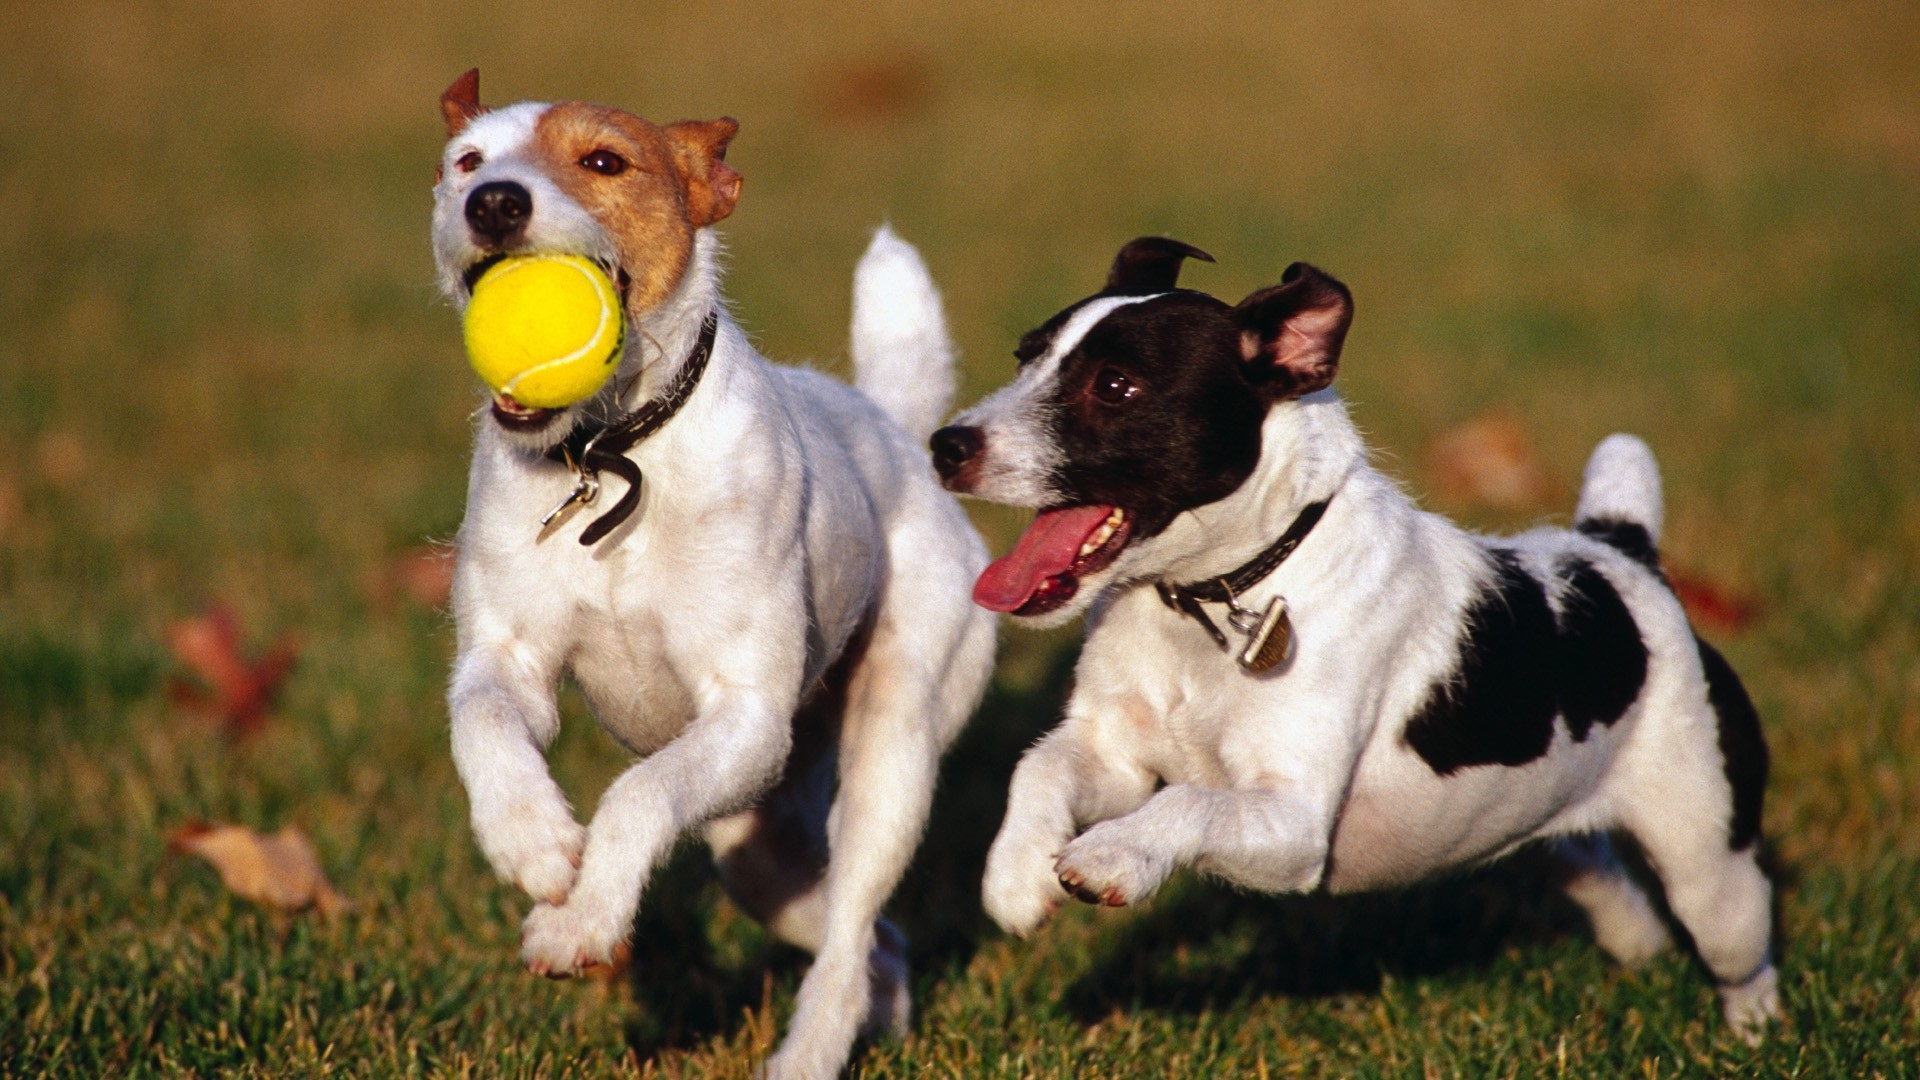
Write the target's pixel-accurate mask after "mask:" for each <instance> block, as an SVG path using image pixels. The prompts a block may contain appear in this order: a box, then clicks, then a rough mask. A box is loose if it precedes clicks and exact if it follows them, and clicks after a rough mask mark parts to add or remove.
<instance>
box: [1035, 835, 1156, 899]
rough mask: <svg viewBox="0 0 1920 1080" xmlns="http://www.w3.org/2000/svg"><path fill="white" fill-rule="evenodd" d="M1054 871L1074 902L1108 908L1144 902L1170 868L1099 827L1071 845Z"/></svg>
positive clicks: (1061, 885)
mask: <svg viewBox="0 0 1920 1080" xmlns="http://www.w3.org/2000/svg"><path fill="white" fill-rule="evenodd" d="M1054 870H1055V872H1056V873H1058V874H1059V875H1060V887H1061V888H1063V889H1065V890H1066V891H1067V892H1068V893H1070V894H1072V895H1073V897H1074V898H1075V899H1077V900H1080V901H1081V902H1083V903H1088V904H1095V905H1101V906H1105V907H1125V906H1126V905H1128V904H1137V903H1139V902H1140V901H1142V900H1145V899H1146V898H1147V897H1148V896H1150V895H1152V894H1153V891H1154V889H1156V888H1158V887H1159V885H1160V882H1161V880H1162V879H1164V878H1165V877H1166V874H1167V868H1165V867H1163V866H1161V865H1160V864H1159V863H1157V862H1155V861H1154V860H1153V859H1150V858H1149V857H1148V856H1147V855H1146V854H1145V853H1144V852H1141V851H1140V850H1138V849H1137V848H1135V847H1134V846H1133V845H1131V844H1128V843H1125V842H1123V841H1122V840H1121V839H1120V838H1119V837H1118V836H1116V835H1114V834H1113V833H1112V831H1111V830H1103V829H1102V828H1101V827H1100V826H1095V827H1094V828H1093V829H1090V830H1088V831H1087V832H1086V833H1084V834H1082V835H1081V837H1080V838H1079V839H1078V840H1075V841H1074V842H1073V843H1071V844H1068V845H1067V850H1066V851H1065V852H1064V853H1062V854H1061V856H1060V860H1059V862H1057V863H1055V864H1054Z"/></svg>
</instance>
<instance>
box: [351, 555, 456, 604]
mask: <svg viewBox="0 0 1920 1080" xmlns="http://www.w3.org/2000/svg"><path fill="white" fill-rule="evenodd" d="M454 555H455V552H454V549H453V548H452V547H449V546H447V545H445V544H422V545H420V546H419V547H415V548H408V549H407V550H405V551H403V552H401V553H400V554H398V555H395V556H394V557H393V558H392V559H391V560H390V561H389V562H388V563H387V565H385V566H384V567H381V568H380V570H379V571H378V572H376V573H374V574H370V575H368V577H367V580H366V594H367V599H368V600H370V601H371V602H372V603H373V606H374V607H376V608H381V609H385V608H388V607H391V606H392V605H393V602H394V600H395V599H397V598H399V597H406V598H407V599H409V600H411V601H413V602H414V603H416V604H419V605H421V606H422V607H430V608H440V607H445V606H446V605H447V601H448V600H449V599H451V598H452V596H453V567H454V561H455V559H454Z"/></svg>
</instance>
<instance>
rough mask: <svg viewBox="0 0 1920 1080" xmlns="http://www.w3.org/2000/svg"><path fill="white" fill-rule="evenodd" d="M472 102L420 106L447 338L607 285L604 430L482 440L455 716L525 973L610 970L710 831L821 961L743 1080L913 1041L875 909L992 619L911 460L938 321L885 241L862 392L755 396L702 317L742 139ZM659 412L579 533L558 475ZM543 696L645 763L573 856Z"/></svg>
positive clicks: (964, 544) (584, 110) (510, 421)
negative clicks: (513, 896) (452, 313)
mask: <svg viewBox="0 0 1920 1080" xmlns="http://www.w3.org/2000/svg"><path fill="white" fill-rule="evenodd" d="M478 89H479V88H478V74H477V73H476V72H468V73H467V74H466V75H464V76H462V77H461V78H460V79H459V80H458V81H456V82H455V83H454V84H453V86H452V87H451V88H449V89H448V90H447V92H446V94H445V95H444V96H443V98H442V101H441V105H442V109H443V111H444V112H445V115H446V120H447V132H448V135H449V136H450V139H449V142H448V143H447V147H446V152H445V154H444V156H443V159H442V162H441V166H440V175H439V179H438V182H437V183H436V185H435V187H434V214H433V241H434V254H435V258H436V261H437V263H438V266H439V272H440V280H441V284H442V286H443V287H444V289H445V291H446V293H447V295H448V296H449V297H450V298H451V299H452V300H453V301H454V303H455V304H456V305H460V306H464V305H465V303H466V301H467V299H468V295H469V290H470V289H471V286H472V283H473V281H474V280H476V279H477V277H478V275H479V273H481V272H483V271H484V269H485V268H486V266H487V265H489V263H490V262H491V261H493V260H496V259H498V258H500V257H504V256H506V255H510V254H518V253H525V252H565V253H571V254H576V255H581V256H584V257H586V258H589V259H593V260H596V261H597V262H599V263H600V264H601V265H602V266H603V267H605V268H606V269H607V271H608V272H609V275H610V276H611V277H613V278H614V280H615V281H616V282H617V284H618V287H619V290H620V292H621V295H622V297H623V300H624V303H625V308H626V317H627V334H626V339H625V340H626V345H625V349H626V352H625V355H624V356H623V357H622V358H621V360H620V363H619V367H618V370H617V373H616V375H615V376H614V378H613V379H612V381H611V382H610V384H609V386H608V387H607V388H606V389H605V390H603V391H602V392H601V393H600V394H599V395H598V396H597V397H595V398H593V399H591V400H590V401H587V402H585V403H583V404H581V405H577V406H572V407H569V408H566V409H561V410H540V409H528V408H524V407H522V406H520V405H519V404H518V403H515V402H513V401H511V400H507V399H496V400H495V401H494V402H493V407H492V411H491V416H490V417H482V418H481V419H479V421H478V422H477V425H476V429H475V433H474V435H475V439H474V454H473V466H472V473H471V477H470V482H469V488H468V494H467V515H466V520H465V522H464V523H463V524H462V526H461V528H460V541H459V565H458V570H457V573H456V578H455V584H454V599H453V604H454V613H455V616H456V619H457V621H458V624H459V655H458V659H457V660H456V662H455V666H454V672H453V678H452V685H451V687H450V689H449V706H450V710H451V714H452V726H453V754H454V762H455V764H456V766H457V767H458V769H459V773H460V777H461V780H462V781H463V782H464V783H465V785H466V788H467V792H468V796H469V798H470V800H471V803H472V819H473V828H474V833H475V835H476V837H477V838H478V840H479V843H480V847H481V849H482V850H483V851H484V852H485V853H486V856H487V859H488V860H489V861H490V862H491V863H492V864H493V867H494V869H495V870H496V871H497V872H498V873H499V874H500V876H501V877H502V878H504V879H506V880H508V881H511V882H513V883H515V884H517V885H518V886H520V887H521V888H522V889H524V890H526V892H527V893H528V894H529V895H531V896H532V897H533V898H534V899H535V900H536V901H537V904H536V905H535V907H534V909H533V911H532V912H531V913H530V914H529V915H528V916H527V918H526V923H525V925H524V927H523V942H522V947H521V954H522V957H523V959H524V960H525V961H526V963H527V966H528V967H529V968H531V969H532V970H534V971H536V972H539V973H543V974H555V975H559V974H567V973H570V972H574V971H578V970H579V969H581V968H582V967H585V966H588V965H592V964H596V963H605V962H607V961H609V960H611V959H612V958H613V957H614V955H615V953H616V951H618V950H619V949H621V948H623V947H624V943H625V941H626V939H627V937H628V934H629V932H630V928H631V925H632V920H633V915H634V911H635V909H636V906H637V905H638V904H639V903H640V897H641V891H642V889H643V887H644V885H645V884H646V881H647V877H648V874H649V873H650V871H651V870H652V869H653V867H654V866H655V864H656V863H658V862H659V861H660V860H661V859H662V858H663V857H664V856H666V854H667V853H668V852H669V851H670V850H671V849H672V848H673V846H674V843H675V841H676V840H677V839H678V838H679V837H680V835H681V834H682V833H684V832H686V831H688V830H691V829H701V830H704V834H705V837H706V840H707V842H708V843H709V844H710V845H711V846H712V848H713V851H714V858H715V861H716V863H717V865H718V867H719V870H720V875H721V878H722V880H723V882H724V883H725V884H726V886H727V888H728V890H729V891H730V893H731V894H732V895H733V896H734V898H735V899H736V900H737V901H738V902H739V903H740V904H741V906H742V907H744V908H745V909H746V910H747V911H748V912H750V913H751V914H753V915H754V916H755V917H756V918H758V919H760V920H762V921H763V922H765V923H766V925H767V926H768V928H769V929H770V930H771V931H772V932H773V933H774V934H776V935H777V936H779V937H781V938H783V939H785V940H787V941H790V942H792V943H794V944H796V945H800V946H802V947H804V948H807V949H810V950H812V951H813V952H814V953H815V954H816V959H815V962H814V964H813V967H812V969H811V970H810V971H809V972H808V973H807V976H806V979H805V981H804V982H803V983H802V984H801V987H800V991H799V1000H798V1003H797V1006H796V1009H795V1012H794V1017H793V1021H792V1024H791V1027H790V1033H789V1034H788V1036H787V1038H786V1040H785V1041H784V1042H783V1043H782V1044H781V1046H780V1049H779V1051H778V1052H777V1053H776V1054H775V1055H774V1056H773V1058H772V1059H771V1060H770V1061H769V1062H768V1067H767V1072H768V1073H769V1074H770V1075H778V1076H806V1077H814V1076H830V1075H833V1074H834V1073H836V1072H838V1071H839V1069H840V1068H841V1067H842V1066H843V1065H844V1064H845V1062H846V1060H847V1057H848V1054H849V1052H850V1050H851V1047H852V1044H853V1041H854V1039H855V1036H856V1034H857V1033H859V1032H861V1031H863V1030H864V1031H867V1032H875V1031H884V1030H889V1029H891V1030H896V1031H897V1030H901V1029H902V1028H903V1027H904V1026H905V1024H906V1023H907V1019H908V1011H909V1001H908V983H907V974H906V965H905V951H904V949H905V947H904V942H903V939H902V938H901V936H900V935H899V933H898V932H897V931H895V930H894V929H893V928H892V927H891V926H890V925H888V924H887V922H886V921H885V920H883V919H881V918H880V917H879V916H880V909H881V906H882V905H883V904H884V903H885V901H886V899H887V897H888V896H889V895H890V894H891V893H892V891H893V888H894V886H895V884H896V883H897V882H898V880H899V877H900V874H901V873H902V871H904V870H905V868H906V865H907V862H908V859H909V858H910V856H911V855H912V853H913V850H914V847H915V846H916V844H917V843H918V840H919V836H920V833H921V830H922V828H923V827H924V825H925V822H926V816H927V811H928V806H929V803H930V801H931V798H932V795H933V786H934V779H935V771H936V768H937V765H938V762H939V758H940V754H941V752H942V751H943V750H944V749H945V747H946V746H947V745H948V743H949V742H951V741H952V739H953V737H954V736H955V735H956V734H957V733H958V731H959V729H960V727H961V725H962V724H963V723H964V722H965V720H966V718H967V717H968V715H969V714H971V713H972V711H973V709H974V706H975V705H976V704H977V703H978V702H979V700H980V696H981V694H982V692H983V691H984V689H985V686H986V682H987V678H988V675H989V673H990V670H991V667H992V663H993V649H994V631H993V621H992V616H991V615H989V614H988V613H986V612H983V611H980V610H978V609H977V608H974V607H973V606H972V605H970V604H969V603H968V602H967V587H968V583H969V582H970V581H972V579H973V578H974V577H975V576H976V575H977V574H978V573H979V571H980V570H981V568H982V567H983V566H985V564H986V555H985V552H984V550H983V548H982V546H981V544H980V540H979V538H978V536H977V535H976V534H975V533H974V531H973V529H972V527H971V526H970V525H969V523H968V522H967V519H966V517H965V515H964V514H963V513H962V512H961V511H960V508H959V506H958V505H957V504H956V503H955V501H954V499H953V497H952V496H950V495H948V494H947V493H946V492H945V491H943V490H942V489H941V487H940V484H939V482H938V481H937V479H936V478H935V476H934V471H933V469H932V467H931V466H930V464H929V462H928V459H927V454H926V451H925V450H924V449H923V448H922V443H923V440H924V439H925V438H926V436H927V434H928V433H929V432H930V431H932V430H933V428H934V426H935V425H936V424H937V423H938V422H939V419H940V418H941V417H942V416H943V415H944V414H945V412H946V409H947V407H948V401H949V398H950V396H951V394H952V387H953V375H952V362H953V350H952V347H951V345H950V343H949V341H948V338H947V333H946V327H945V323H944V318H943V316H942V314H941V311H940V300H939V294H938V293H937V292H936V291H935V289H934V286H933V283H932V281H931V279H930V278H929V277H928V275H927V273H926V268H925V266H924V265H923V264H922V263H921V261H920V259H919V256H918V255H917V254H916V253H915V252H914V250H913V249H912V248H911V247H909V246H908V245H907V244H905V243H904V242H902V241H901V240H899V239H898V238H897V237H895V236H894V235H893V234H892V233H891V232H889V231H887V230H885V229H882V230H881V231H880V233H879V234H878V235H877V236H876V237H875V238H874V241H873V244H872V246H871V247H870V248H869V250H868V252H867V254H866V256H865V258H864V259H863V260H862V261H861V264H860V268H859V270H858V271H857V273H856V279H855V313H854V333H853V354H854V366H855V373H856V378H855V381H856V384H857V389H855V388H850V387H847V386H846V385H844V384H842V383H839V382H836V381H834V380H832V379H829V378H827V377H825V376H823V375H820V374H817V373H815V372H812V371H806V370H799V369H793V368H783V367H776V366H774V365H772V364H769V363H768V362H767V361H766V360H764V359H763V358H762V357H760V356H759V355H758V354H757V353H756V352H755V351H754V349H753V347H752V346H751V345H750V344H749V343H748V341H747V338H746V336H745V335H744V334H743V333H742V332H741V330H740V329H739V327H737V326H736V325H735V324H734V322H733V320H732V319H731V318H730V317H729V315H728V313H727V310H726V307H725V304H724V301H723V300H722V298H721V296H720V293H719V277H720V272H719V266H718V254H719V240H718V238H717V237H716V236H715V234H714V232H713V229H712V226H713V225H715V224H716V223H717V222H719V221H721V220H722V219H724V218H725V217H726V216H727V215H728V214H729V213H730V212H731V211H732V210H733V208H734V204H735V202H736V200H737V199H738V198H739V194H740V176H739V174H738V173H736V172H734V170H733V169H732V168H731V167H729V166H728V165H727V164H726V162H725V161H724V160H722V159H723V156H724V154H725V152H726V148H727V143H728V141H729V140H730V139H732V138H733V135H734V132H735V131H736V130H737V125H736V124H735V123H734V121H732V120H730V119H721V120H713V121H704V122H698V121H696V122H684V123H677V124H669V125H666V126H664V127H661V126H656V125H654V124H651V123H649V122H647V121H646V120H642V119H640V118H639V117H637V116H633V115H631V114H629V113H625V112H621V111H619V110H617V109H610V108H604V107H601V106H597V105H587V104H581V103H576V102H567V103H562V104H551V105H549V104H540V103H531V102H528V103H521V104H517V105H512V106H508V107H505V108H501V109H495V110H491V111H489V110H487V109H484V108H482V107H481V105H480V102H479V93H478ZM701 357H705V367H704V370H702V369H701V367H700V366H699V360H700V358H701ZM663 395H666V396H667V397H668V398H670V399H671V400H676V401H681V402H682V403H681V404H680V405H679V407H678V409H677V411H673V410H668V412H669V414H670V416H671V418H670V419H669V420H668V421H667V422H666V423H665V424H664V426H661V427H659V428H658V429H657V430H656V431H653V432H652V433H651V434H650V435H649V436H648V437H647V438H645V439H644V440H643V441H640V442H638V443H637V444H636V445H633V446H632V447H631V448H629V449H626V450H625V451H624V461H623V462H613V463H612V464H610V465H609V466H608V469H609V471H613V472H619V473H621V474H622V475H626V474H627V473H629V472H631V474H632V475H633V476H634V478H635V479H639V478H640V477H641V476H644V480H643V481H642V482H641V483H640V485H639V502H638V505H637V508H636V509H635V510H634V512H633V513H631V515H630V516H626V517H624V518H615V519H614V521H613V523H612V525H611V528H610V531H607V532H605V535H604V537H600V536H596V534H594V533H591V532H588V531H587V530H588V529H589V528H590V526H591V524H592V523H593V522H595V521H600V520H603V519H605V518H607V517H608V514H609V510H610V507H609V505H608V504H610V503H612V502H613V501H614V500H613V499H612V498H611V496H607V495H600V494H599V493H598V492H597V490H596V489H595V488H594V487H593V485H591V484H585V485H583V483H582V481H583V480H585V479H587V477H583V476H582V475H580V474H579V473H578V472H577V464H578V463H579V462H581V461H582V460H583V459H582V457H581V451H582V448H581V447H577V446H574V445H573V443H575V442H578V441H579V440H580V439H581V437H582V436H583V435H591V434H593V433H596V432H599V431H601V430H602V429H604V428H607V427H609V426H611V427H613V428H615V429H618V428H619V426H620V422H621V420H622V419H623V418H626V417H630V416H632V415H634V410H636V409H641V408H643V407H644V406H645V405H646V404H647V403H650V402H655V401H657V400H661V399H662V398H663ZM570 437H571V438H570ZM601 452H602V453H603V454H604V453H605V451H604V450H603V451H601ZM584 460H586V461H587V462H591V461H593V460H594V458H593V451H591V450H587V451H586V457H585V459H584ZM601 460H603V461H604V460H605V459H604V458H602V459H601ZM616 465H617V466H618V467H617V468H615V467H614V466H616ZM608 483H609V484H612V485H619V484H621V483H622V481H620V480H619V479H617V478H610V479H609V480H608ZM574 492H580V493H581V497H580V498H578V499H569V495H570V493H574ZM616 492H617V488H616ZM619 493H621V494H624V493H623V492H619ZM555 507H560V508H561V509H560V510H559V511H558V512H557V513H553V514H549V511H553V509H554V508H555ZM543 517H550V518H551V521H550V523H547V522H544V521H543ZM563 675H567V676H571V677H572V679H573V680H574V682H575V683H576V684H578V686H579V687H580V689H581V691H582V693H583V694H584V695H585V697H586V698H587V700H588V702H589V703H590V704H591V705H592V707H593V710H594V713H595V715H596V716H597V717H598V719H599V721H600V723H601V725H602V726H603V727H604V728H605V729H606V730H607V731H608V732H609V733H610V734H611V735H612V736H613V737H614V738H615V739H616V740H618V741H619V743H620V744H621V745H622V746H624V747H625V748H626V749H627V750H629V751H631V752H632V753H633V754H634V755H636V756H637V757H638V758H639V760H638V761H637V763H635V764H634V765H633V766H632V767H630V768H629V769H628V770H627V771H626V772H625V773H624V774H622V775H621V776H620V777H619V778H618V779H616V780H615V781H614V782H613V783H612V785H611V786H609V787H608V789H607V791H606V793H605V794H604V795H603V796H602V797H601V800H600V804H599V807H598V809H597V810H596V811H595V813H594V815H593V818H592V821H591V823H590V824H589V825H588V826H586V827H584V828H583V827H582V826H581V825H580V824H579V823H578V822H576V821H575V819H574V816H573V813H572V811H571V809H570V808H569V805H568V801H567V798H566V796H565V795H564V794H563V793H562V792H561V790H560V788H559V787H558V786H557V785H556V784H555V783H554V781H553V779H552V777H551V776H550V775H549V774H548V771H547V768H546V762H545V758H544V754H543V751H544V749H545V747H546V746H547V745H548V743H549V742H550V741H551V740H552V738H553V736H554V734H555V732H556V730H557V729H558V726H559V714H558V711H557V708H556V705H555V700H554V695H555V690H556V687H557V685H558V683H559V681H560V679H561V678H562V676H563ZM830 804H831V805H830ZM829 809H831V813H829ZM642 947H644V944H643V946H642Z"/></svg>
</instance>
